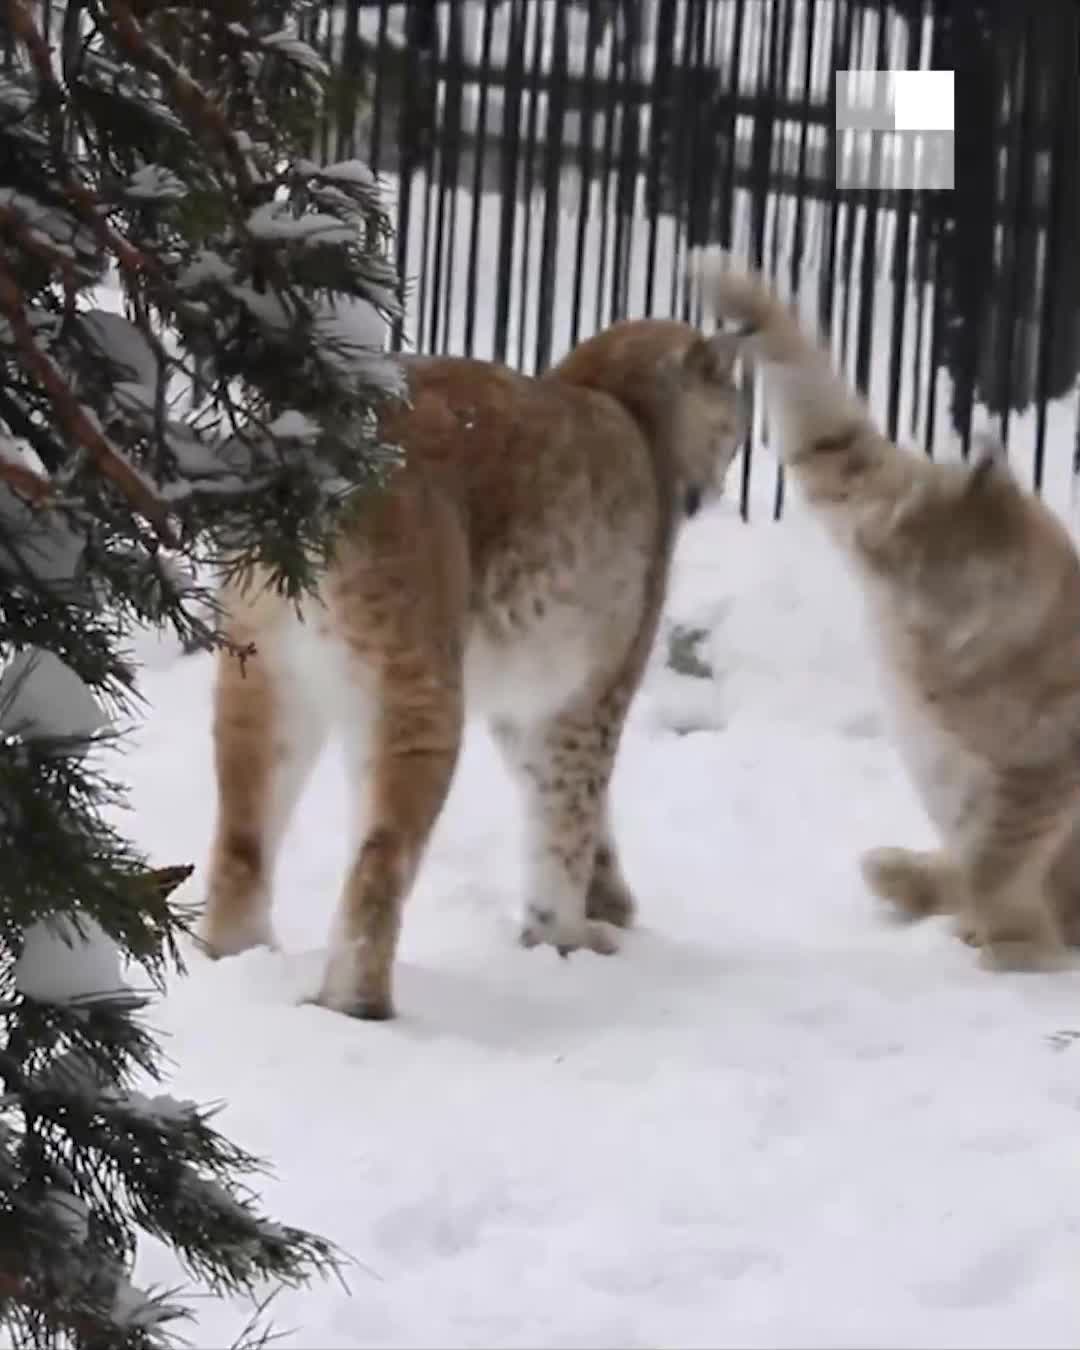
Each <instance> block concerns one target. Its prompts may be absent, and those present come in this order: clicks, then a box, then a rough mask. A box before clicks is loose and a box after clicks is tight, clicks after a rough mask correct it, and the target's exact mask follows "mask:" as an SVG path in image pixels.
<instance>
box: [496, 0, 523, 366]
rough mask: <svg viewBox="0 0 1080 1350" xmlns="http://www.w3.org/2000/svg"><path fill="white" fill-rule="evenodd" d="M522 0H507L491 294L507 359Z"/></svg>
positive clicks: (499, 354)
mask: <svg viewBox="0 0 1080 1350" xmlns="http://www.w3.org/2000/svg"><path fill="white" fill-rule="evenodd" d="M526 19H527V15H526V12H525V0H510V18H509V27H508V37H507V46H506V71H505V81H504V84H503V89H504V91H505V94H504V98H503V143H502V154H501V156H500V158H499V193H500V196H501V198H502V201H501V205H500V210H499V252H498V265H497V268H496V275H497V276H498V279H499V284H498V287H497V289H496V298H495V341H494V348H495V353H494V354H495V359H496V361H505V360H506V359H507V347H508V345H509V331H510V291H511V284H510V282H511V270H512V268H513V264H514V223H515V220H516V217H517V182H518V168H519V165H520V162H521V91H522V84H523V81H524V72H525V24H526Z"/></svg>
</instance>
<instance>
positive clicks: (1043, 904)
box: [963, 770, 1078, 970]
mask: <svg viewBox="0 0 1080 1350" xmlns="http://www.w3.org/2000/svg"><path fill="white" fill-rule="evenodd" d="M1077 798H1078V792H1077V787H1076V785H1075V784H1074V783H1073V782H1072V781H1071V773H1070V774H1069V775H1068V776H1067V777H1066V778H1065V781H1060V779H1048V778H1047V775H1046V774H1045V772H1044V773H1039V772H1038V771H1034V770H1030V771H1020V770H1014V771H1013V772H1012V773H1011V774H1010V775H1009V776H1008V777H1006V778H1004V779H1003V780H1002V781H1001V782H1000V783H999V784H998V785H997V788H996V789H995V792H994V797H993V800H992V801H991V802H990V803H989V805H988V810H987V813H986V817H985V820H984V821H983V822H982V823H981V824H980V827H979V828H978V829H977V830H976V831H974V832H973V835H972V837H971V839H970V840H969V841H968V843H967V848H966V850H965V856H964V859H963V861H964V881H965V888H966V891H967V898H968V905H969V912H970V915H971V919H972V925H971V928H972V932H971V941H972V943H973V945H977V946H979V947H981V948H982V951H981V953H980V960H981V962H982V964H983V965H985V966H987V967H988V968H990V969H993V970H1048V969H1056V968H1058V967H1059V966H1061V965H1062V964H1063V963H1064V961H1065V958H1066V948H1065V946H1064V943H1063V941H1062V931H1061V921H1060V915H1059V914H1058V912H1057V910H1056V907H1055V905H1054V904H1053V902H1052V899H1051V885H1050V882H1051V869H1052V868H1053V865H1054V862H1055V860H1056V859H1057V857H1058V856H1059V854H1060V852H1061V850H1062V848H1063V847H1064V846H1065V844H1066V843H1067V841H1068V838H1069V834H1070V832H1071V831H1072V829H1073V826H1074V822H1075V820H1076V810H1077Z"/></svg>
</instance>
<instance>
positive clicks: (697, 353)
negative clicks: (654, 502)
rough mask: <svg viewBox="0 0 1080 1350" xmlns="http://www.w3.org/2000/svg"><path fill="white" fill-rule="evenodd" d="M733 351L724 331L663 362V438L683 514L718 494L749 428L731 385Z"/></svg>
mask: <svg viewBox="0 0 1080 1350" xmlns="http://www.w3.org/2000/svg"><path fill="white" fill-rule="evenodd" d="M738 351H739V344H738V341H737V339H736V338H734V337H733V336H732V335H731V334H729V333H716V334H714V335H713V336H711V337H702V336H700V335H695V336H694V337H692V338H691V340H690V342H689V345H687V346H685V347H684V348H682V350H680V351H678V352H673V353H672V354H671V356H670V357H669V359H668V361H667V363H666V370H665V375H666V378H667V381H668V390H669V393H670V396H671V401H670V404H669V409H670V430H669V435H670V437H671V446H672V450H673V452H674V459H675V466H676V470H677V472H678V475H679V488H680V490H681V492H682V494H683V502H684V505H685V508H686V514H687V515H688V516H692V515H694V513H695V512H696V511H697V510H698V509H699V508H700V507H701V506H703V505H706V504H707V503H709V502H711V501H715V500H716V499H717V498H718V497H719V496H720V495H721V493H722V492H723V490H724V480H725V478H726V477H727V472H728V469H729V468H730V467H731V461H732V460H733V459H734V458H735V455H736V454H737V452H738V450H739V446H740V445H741V443H742V441H743V439H744V438H745V436H746V433H747V431H748V429H749V409H748V408H747V406H746V400H745V399H744V397H743V395H742V393H741V392H740V390H739V388H738V386H737V385H736V383H735V362H736V357H737V355H738Z"/></svg>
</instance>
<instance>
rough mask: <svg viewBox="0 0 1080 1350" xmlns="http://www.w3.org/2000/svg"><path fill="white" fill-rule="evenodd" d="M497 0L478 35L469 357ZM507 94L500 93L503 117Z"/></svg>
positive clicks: (489, 2)
mask: <svg viewBox="0 0 1080 1350" xmlns="http://www.w3.org/2000/svg"><path fill="white" fill-rule="evenodd" d="M496 3H497V0H484V27H483V32H482V34H481V37H480V74H479V91H480V104H479V107H478V109H477V113H476V147H475V159H474V162H473V181H472V213H471V215H470V218H469V261H468V264H467V268H466V273H465V302H466V305H467V306H468V308H467V310H466V312H465V355H466V356H472V354H473V346H474V344H475V340H476V296H477V284H476V282H477V273H478V270H479V265H480V206H481V203H482V201H483V193H484V177H485V169H486V165H487V114H488V91H489V89H490V87H491V77H492V67H491V42H492V35H493V33H494V31H495V5H496ZM507 97H508V96H507V94H506V91H505V90H504V94H503V112H504V117H505V110H506V100H507Z"/></svg>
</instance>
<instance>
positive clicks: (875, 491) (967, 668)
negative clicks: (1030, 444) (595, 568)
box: [703, 258, 1080, 969]
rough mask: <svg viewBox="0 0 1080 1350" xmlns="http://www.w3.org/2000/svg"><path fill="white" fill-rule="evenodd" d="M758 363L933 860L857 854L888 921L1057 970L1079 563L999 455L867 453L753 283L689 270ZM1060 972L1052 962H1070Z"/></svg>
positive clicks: (800, 339)
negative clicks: (832, 547) (953, 929)
mask: <svg viewBox="0 0 1080 1350" xmlns="http://www.w3.org/2000/svg"><path fill="white" fill-rule="evenodd" d="M703 271H704V274H705V282H706V285H707V287H708V288H709V290H710V291H711V295H712V300H713V303H714V305H715V308H716V310H717V312H718V313H719V314H720V315H721V316H723V317H724V318H727V319H729V320H735V321H737V322H738V323H739V324H740V325H741V326H742V327H741V337H742V341H743V343H744V350H745V352H746V354H747V355H748V356H749V358H750V360H751V361H752V362H754V363H758V364H760V366H761V368H762V375H763V380H764V389H765V396H766V400H767V406H768V408H769V412H770V417H771V418H772V419H773V420H774V422H775V424H776V426H777V428H778V433H779V434H778V443H779V450H780V454H781V457H782V459H783V461H784V463H785V464H786V466H787V467H788V469H789V470H790V471H791V473H792V474H793V475H794V477H795V479H796V480H797V482H798V483H799V484H800V485H801V489H802V492H803V494H804V496H805V499H806V500H807V502H808V504H809V506H810V507H811V508H812V509H813V510H815V511H816V512H818V513H820V516H821V518H822V519H823V521H824V523H825V525H826V527H827V529H828V531H829V533H830V534H831V536H832V537H833V538H834V539H835V541H836V542H837V544H838V545H839V546H840V547H841V548H842V549H843V550H844V552H845V555H846V556H847V558H848V559H849V560H850V562H851V563H852V564H853V566H854V571H855V574H856V575H857V576H858V578H859V579H860V581H861V583H862V585H863V589H864V592H865V595H866V598H867V612H868V617H869V620H870V626H871V630H872V637H873V638H874V640H875V643H876V646H877V647H878V649H879V653H880V656H881V658H882V669H883V673H884V675H885V681H884V683H885V687H886V690H887V692H888V694H889V703H890V705H891V711H892V712H893V714H894V718H893V720H894V724H895V727H896V731H897V739H898V748H899V750H900V753H901V757H902V759H903V760H904V761H906V766H907V769H908V771H909V773H910V775H911V777H912V780H913V782H914V784H915V786H916V789H917V791H918V793H919V795H920V797H921V800H922V802H923V805H924V807H925V809H926V811H927V814H928V815H929V817H930V819H931V821H932V823H933V825H934V826H935V828H936V830H937V832H938V834H939V836H940V839H941V841H942V847H941V849H940V851H927V852H916V851H912V850H908V849H902V848H877V849H872V850H870V851H869V852H868V853H867V854H865V855H864V857H863V858H862V860H861V866H862V872H863V875H864V877H865V879H866V881H867V883H868V885H869V886H870V888H871V889H872V890H873V891H874V892H875V893H876V894H877V895H878V897H879V898H880V899H882V900H883V901H885V902H888V903H891V904H892V905H893V906H894V907H896V910H897V912H899V913H900V914H901V915H906V916H910V917H919V916H924V915H928V914H933V913H950V914H953V915H954V916H956V923H957V928H958V931H959V933H960V935H961V936H963V937H965V939H966V940H967V941H969V942H970V943H972V944H973V945H975V946H978V947H980V948H981V952H980V961H981V963H982V964H983V965H984V966H986V967H987V968H990V969H1042V968H1050V967H1053V966H1057V965H1059V964H1061V963H1062V961H1063V960H1064V950H1065V948H1064V944H1065V943H1074V942H1075V941H1076V939H1077V936H1078V926H1077V920H1078V918H1080V562H1078V559H1077V555H1076V551H1075V549H1074V547H1073V544H1072V542H1071V540H1070V538H1069V535H1068V534H1067V532H1066V530H1065V529H1064V528H1063V526H1062V525H1061V524H1060V523H1059V522H1058V520H1057V519H1056V518H1055V517H1054V516H1053V515H1052V513H1051V512H1050V510H1049V509H1048V508H1047V507H1046V506H1044V505H1043V504H1042V503H1041V502H1040V501H1039V500H1038V499H1037V498H1036V497H1034V496H1033V495H1031V494H1030V493H1028V492H1027V491H1025V490H1024V489H1023V488H1022V487H1021V485H1020V484H1019V483H1018V482H1017V481H1016V479H1015V478H1014V477H1013V475H1012V474H1011V472H1010V470H1009V467H1008V465H1007V463H1006V462H1005V459H1004V455H1003V453H1002V452H1001V449H1000V447H999V446H995V445H993V444H992V443H990V442H984V443H983V444H982V445H981V447H980V450H979V453H978V454H977V456H976V457H975V459H974V461H972V462H968V463H951V464H942V463H935V462H933V461H931V460H929V459H927V458H926V457H925V456H923V455H919V454H916V453H912V452H909V451H907V450H904V449H902V448H900V447H898V446H896V445H894V444H893V443H892V442H891V441H889V440H888V439H886V437H885V436H883V435H882V434H881V433H880V432H879V431H878V430H877V428H876V426H875V425H874V422H873V421H872V419H871V416H870V414H869V411H868V409H867V407H866V406H865V404H864V402H863V401H862V400H861V399H860V398H859V397H858V396H857V395H856V394H855V393H854V392H853V391H852V390H851V389H850V387H848V385H847V384H846V383H845V381H844V380H843V379H842V378H841V377H840V376H839V375H838V374H836V373H835V372H834V371H833V369H832V368H831V365H830V361H829V358H828V355H827V353H826V351H825V349H824V347H823V346H821V345H820V344H819V343H818V342H817V340H815V338H813V337H812V336H811V335H810V334H809V333H808V332H806V331H804V329H803V328H802V327H801V325H800V324H799V322H798V320H797V319H796V318H795V316H794V314H793V313H792V311H791V310H789V308H788V307H787V306H786V305H785V304H783V303H782V302H781V301H780V300H779V299H778V297H777V296H776V294H775V293H774V292H773V291H772V289H771V288H770V287H769V286H768V285H767V283H766V282H765V281H764V280H763V279H762V278H761V277H760V276H757V275H752V274H751V275H747V274H737V273H736V272H735V271H734V270H732V267H731V265H730V263H728V262H726V261H725V260H724V259H723V258H720V259H717V260H716V261H714V262H706V264H705V266H704V269H703ZM1070 964H1071V962H1070Z"/></svg>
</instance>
